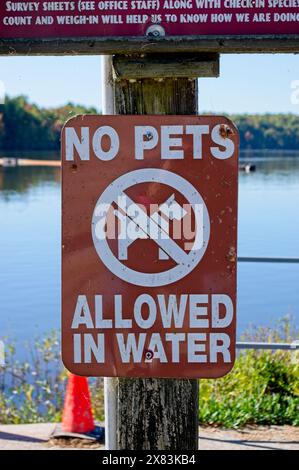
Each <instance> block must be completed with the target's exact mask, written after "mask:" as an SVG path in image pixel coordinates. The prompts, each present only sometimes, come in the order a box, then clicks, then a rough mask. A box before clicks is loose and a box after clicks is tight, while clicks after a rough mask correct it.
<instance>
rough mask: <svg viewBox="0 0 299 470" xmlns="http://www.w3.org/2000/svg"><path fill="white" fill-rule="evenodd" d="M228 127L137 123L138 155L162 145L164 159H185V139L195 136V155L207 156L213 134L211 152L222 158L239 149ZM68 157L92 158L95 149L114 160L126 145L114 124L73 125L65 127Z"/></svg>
mask: <svg viewBox="0 0 299 470" xmlns="http://www.w3.org/2000/svg"><path fill="white" fill-rule="evenodd" d="M227 131H228V127H227V126H226V125H224V124H223V125H220V124H217V125H216V126H213V127H211V126H209V125H186V126H182V125H178V126H176V125H170V126H160V128H157V127H154V126H135V127H134V142H135V145H134V148H135V153H134V158H135V159H136V160H144V159H145V158H146V153H147V152H148V151H151V150H154V149H159V150H160V155H161V160H183V159H184V158H185V156H186V154H185V151H184V140H185V139H186V137H189V138H190V136H191V138H192V158H193V159H195V160H200V159H202V158H204V155H203V144H204V139H205V138H207V137H209V138H210V139H211V141H212V143H213V144H212V145H211V147H210V152H211V155H212V156H213V157H214V158H217V159H219V160H226V159H228V158H231V157H232V156H233V154H234V152H235V144H234V141H233V139H231V138H230V135H229V132H227ZM65 139H66V142H65V148H66V160H67V161H73V160H74V159H75V156H76V155H77V156H78V157H79V159H80V160H82V161H89V160H90V158H91V149H92V150H93V152H94V154H95V156H96V157H97V158H98V159H100V160H102V161H111V160H114V159H115V158H116V157H117V155H118V154H119V151H120V149H121V147H122V146H125V145H126V142H121V140H120V136H119V134H118V132H117V131H116V129H114V128H113V127H112V126H101V127H99V128H98V129H96V130H95V131H91V129H90V128H89V127H81V129H80V133H78V132H77V131H76V129H75V128H73V127H67V128H66V129H65Z"/></svg>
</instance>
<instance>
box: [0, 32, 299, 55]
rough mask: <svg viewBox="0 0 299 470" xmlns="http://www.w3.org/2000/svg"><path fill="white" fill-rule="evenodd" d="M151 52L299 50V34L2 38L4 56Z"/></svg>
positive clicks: (293, 51) (0, 50) (0, 41)
mask: <svg viewBox="0 0 299 470" xmlns="http://www.w3.org/2000/svg"><path fill="white" fill-rule="evenodd" d="M149 52H157V53H160V52H167V53H169V52H218V53H230V54H231V53H269V52H272V53H283V52H284V53H298V52H299V34H298V35H281V36H279V37H277V36H272V35H263V36H173V37H164V38H160V39H153V38H147V37H120V38H118V37H116V38H111V37H109V38H106V37H102V38H59V39H58V38H56V39H55V38H51V39H0V55H12V56H15V55H89V54H91V55H92V54H94V55H97V54H108V55H111V54H131V53H149Z"/></svg>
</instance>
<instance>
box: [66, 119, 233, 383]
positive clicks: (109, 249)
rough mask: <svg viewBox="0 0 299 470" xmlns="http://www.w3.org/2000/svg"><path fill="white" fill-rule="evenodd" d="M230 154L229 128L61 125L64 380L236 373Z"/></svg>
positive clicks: (200, 122) (206, 122)
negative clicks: (69, 374)
mask: <svg viewBox="0 0 299 470" xmlns="http://www.w3.org/2000/svg"><path fill="white" fill-rule="evenodd" d="M238 142H239V137H238V132H237V130H236V128H235V127H234V125H233V124H232V123H231V122H230V121H229V120H228V119H226V118H225V117H214V116H213V117H209V116H203V117H201V116H92V115H90V116H78V117H76V118H74V119H71V120H70V121H68V123H67V124H66V126H65V127H64V129H63V132H62V162H63V184H62V194H63V196H62V200H63V219H62V233H63V249H62V258H63V267H62V336H63V361H64V364H65V365H66V367H67V368H68V369H69V370H70V371H72V372H74V373H76V374H79V375H87V376H108V377H109V376H128V377H190V378H191V377H220V376H223V375H224V374H226V373H227V372H228V371H229V370H230V369H231V368H232V366H233V363H234V357H235V323H236V260H237V258H236V246H237V182H238Z"/></svg>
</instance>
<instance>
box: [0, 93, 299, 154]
mask: <svg viewBox="0 0 299 470" xmlns="http://www.w3.org/2000/svg"><path fill="white" fill-rule="evenodd" d="M0 113H1V114H0V150H1V151H11V150H13V151H35V150H39V151H58V150H59V149H60V133H61V129H62V126H63V125H64V123H65V122H66V121H67V120H68V119H70V118H71V117H72V116H75V115H76V114H96V113H97V110H96V109H95V108H91V107H85V106H80V105H75V104H73V103H68V104H66V105H65V106H61V107H56V108H42V107H39V106H37V105H35V104H31V103H30V102H29V101H28V99H27V98H26V97H25V96H17V97H14V98H9V97H8V98H7V99H6V101H5V105H4V106H2V107H1V109H0ZM228 117H230V118H231V119H232V120H233V121H234V122H235V124H236V125H237V127H238V129H239V132H240V146H241V149H243V150H246V149H248V150H265V149H269V150H299V116H298V115H295V114H262V115H261V114H251V115H249V114H234V115H230V116H228Z"/></svg>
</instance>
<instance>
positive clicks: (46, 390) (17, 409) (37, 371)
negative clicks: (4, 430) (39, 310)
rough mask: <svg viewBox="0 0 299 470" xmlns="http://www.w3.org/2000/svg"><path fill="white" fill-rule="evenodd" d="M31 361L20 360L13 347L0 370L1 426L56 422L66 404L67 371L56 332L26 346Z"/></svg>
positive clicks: (10, 348) (9, 348)
mask: <svg viewBox="0 0 299 470" xmlns="http://www.w3.org/2000/svg"><path fill="white" fill-rule="evenodd" d="M27 357H28V361H21V362H20V361H18V360H17V359H16V351H15V347H14V346H13V345H11V346H9V347H8V348H6V357H5V362H6V365H5V367H3V368H0V423H2V424H20V423H37V422H47V421H57V420H59V419H60V413H61V409H62V405H63V394H64V388H65V382H66V377H67V376H66V372H65V371H64V370H63V369H62V367H61V362H60V345H59V341H58V336H57V334H56V333H55V332H53V333H51V334H49V335H48V336H46V337H45V338H43V339H42V340H37V341H34V342H33V344H28V345H27Z"/></svg>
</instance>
